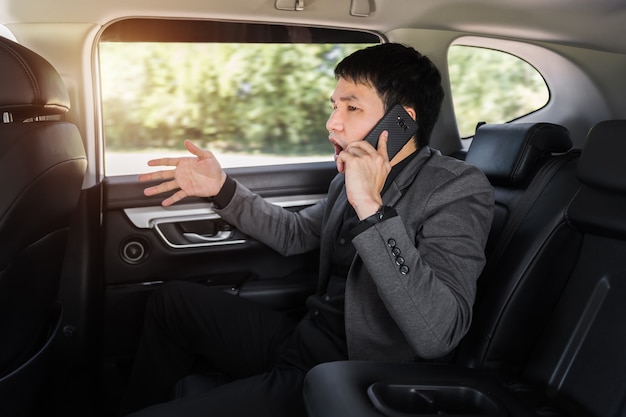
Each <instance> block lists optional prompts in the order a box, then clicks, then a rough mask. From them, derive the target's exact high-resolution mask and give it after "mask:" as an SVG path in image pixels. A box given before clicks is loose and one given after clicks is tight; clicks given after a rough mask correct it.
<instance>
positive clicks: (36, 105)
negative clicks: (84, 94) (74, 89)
mask: <svg viewBox="0 0 626 417" xmlns="http://www.w3.org/2000/svg"><path fill="white" fill-rule="evenodd" d="M0 74H2V80H1V81H0V82H1V83H2V84H1V85H2V88H0V112H2V113H4V112H10V113H12V115H13V118H14V120H16V121H17V120H23V119H27V118H30V117H36V116H45V115H51V114H62V113H65V112H67V111H68V110H69V108H70V99H69V95H68V92H67V89H66V87H65V84H64V83H63V80H62V79H61V76H60V75H59V74H58V72H57V71H56V70H55V69H54V68H53V67H52V65H51V64H50V63H49V62H48V61H46V60H45V59H43V58H42V57H40V56H39V55H37V54H36V53H35V52H33V51H31V50H29V49H28V48H25V47H24V46H22V45H19V44H17V43H15V42H13V41H11V40H9V39H6V38H1V37H0Z"/></svg>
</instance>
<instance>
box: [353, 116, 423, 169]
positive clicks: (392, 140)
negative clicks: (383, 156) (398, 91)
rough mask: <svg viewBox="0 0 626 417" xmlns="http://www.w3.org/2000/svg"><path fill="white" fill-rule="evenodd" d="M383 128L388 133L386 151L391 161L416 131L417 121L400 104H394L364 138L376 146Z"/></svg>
mask: <svg viewBox="0 0 626 417" xmlns="http://www.w3.org/2000/svg"><path fill="white" fill-rule="evenodd" d="M383 130H386V131H387V132H388V133H389V136H388V139H387V153H388V154H389V160H390V161H391V159H392V158H393V157H394V156H396V154H397V153H398V152H399V151H400V149H402V147H403V146H404V145H405V144H406V143H407V142H408V141H409V139H411V137H412V136H413V135H414V134H415V132H417V122H416V121H415V120H413V118H412V117H411V115H410V114H408V113H407V112H406V110H404V107H402V105H400V104H396V105H395V106H393V107H392V108H390V109H389V111H387V113H385V115H384V116H383V117H382V119H380V120H379V121H378V123H376V126H374V128H373V129H372V130H371V131H370V132H369V133H368V134H367V136H365V140H366V141H368V142H369V143H370V144H371V145H372V146H373V147H374V148H376V147H377V146H378V138H379V137H380V134H381V133H382V132H383Z"/></svg>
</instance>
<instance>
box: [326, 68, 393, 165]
mask: <svg viewBox="0 0 626 417" xmlns="http://www.w3.org/2000/svg"><path fill="white" fill-rule="evenodd" d="M330 102H331V104H332V106H333V112H332V113H331V115H330V117H329V118H328V121H327V122H326V129H328V133H329V135H328V140H329V141H330V142H331V143H332V144H333V146H334V147H335V158H337V155H339V153H340V152H341V151H342V150H343V149H345V148H346V146H348V144H350V143H352V142H355V141H359V140H363V138H365V135H367V133H369V131H370V130H372V128H373V127H374V125H375V124H376V122H378V121H379V120H380V118H381V117H383V116H384V114H385V110H384V105H383V102H382V100H381V99H380V97H379V96H378V94H377V93H376V90H375V89H374V88H373V87H370V86H368V85H365V84H356V83H354V82H352V81H347V80H345V79H343V78H339V80H337V85H336V86H335V91H333V94H332V96H331V97H330Z"/></svg>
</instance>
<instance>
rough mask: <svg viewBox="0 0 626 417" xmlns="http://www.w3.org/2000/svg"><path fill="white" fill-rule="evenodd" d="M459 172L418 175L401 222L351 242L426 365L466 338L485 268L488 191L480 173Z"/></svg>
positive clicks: (405, 199)
mask: <svg viewBox="0 0 626 417" xmlns="http://www.w3.org/2000/svg"><path fill="white" fill-rule="evenodd" d="M456 166H457V167H458V168H450V169H449V167H444V168H442V167H437V168H433V167H428V166H427V167H425V168H424V169H422V172H421V173H420V176H418V178H417V179H416V180H415V181H414V182H413V184H412V185H411V186H410V188H409V189H408V190H406V191H405V192H404V197H403V199H402V200H400V201H399V202H398V204H397V205H396V209H397V211H398V213H399V215H398V216H396V217H392V218H389V219H387V220H384V221H382V222H380V223H378V224H376V225H374V226H372V227H370V228H368V229H366V230H365V231H363V232H362V233H360V234H359V235H357V236H356V237H355V238H354V239H353V243H354V245H355V247H356V248H357V251H358V254H359V257H360V258H361V260H362V262H363V263H364V265H365V268H366V269H367V272H368V273H369V275H370V276H371V279H372V281H373V283H374V284H375V288H376V291H377V292H378V296H379V297H380V299H381V300H382V302H383V303H384V305H385V308H386V310H387V311H388V313H389V314H390V316H391V318H392V319H393V321H394V322H395V324H396V325H397V326H398V327H399V329H400V331H401V332H402V334H403V335H404V337H405V338H406V340H407V342H408V344H409V345H410V347H411V349H412V351H413V353H414V354H416V355H417V356H419V357H421V358H424V359H429V358H438V357H441V356H443V355H446V354H448V353H449V352H451V351H452V350H453V349H454V348H455V347H456V345H457V344H458V342H459V341H460V339H461V338H462V337H463V336H464V335H465V333H466V332H467V330H468V328H469V325H470V322H471V316H472V305H473V301H474V297H475V292H476V280H477V278H478V276H479V275H480V273H481V271H482V269H483V267H484V264H485V256H484V247H485V244H486V240H487V235H488V232H489V229H490V227H491V220H492V215H493V190H492V188H491V186H490V184H489V183H488V181H487V180H486V179H485V178H484V175H482V173H481V172H479V171H478V170H477V169H475V168H473V167H469V166H467V165H465V164H457V165H456ZM455 170H456V171H455ZM369 320H370V324H371V318H370V319H369Z"/></svg>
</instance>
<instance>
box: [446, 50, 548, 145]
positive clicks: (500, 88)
mask: <svg viewBox="0 0 626 417" xmlns="http://www.w3.org/2000/svg"><path fill="white" fill-rule="evenodd" d="M448 66H449V74H450V88H451V91H452V101H453V103H454V112H455V115H456V120H457V123H458V127H459V133H460V134H461V137H462V138H467V137H470V136H473V135H474V132H475V130H476V126H477V124H478V123H481V122H486V123H506V122H510V121H512V120H515V119H518V118H520V117H522V116H525V115H527V114H529V113H532V112H534V111H537V110H539V109H540V108H542V107H543V106H545V105H546V104H547V103H548V100H549V98H550V92H549V90H548V87H547V85H546V83H545V81H544V79H543V77H542V76H541V74H540V73H539V72H538V71H537V70H536V69H535V68H534V67H532V66H531V65H530V64H528V63H527V62H526V61H524V60H522V59H520V58H518V57H516V56H514V55H511V54H509V53H506V52H502V51H497V50H493V49H487V48H480V47H474V46H464V45H453V46H451V47H450V49H449V52H448Z"/></svg>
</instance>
